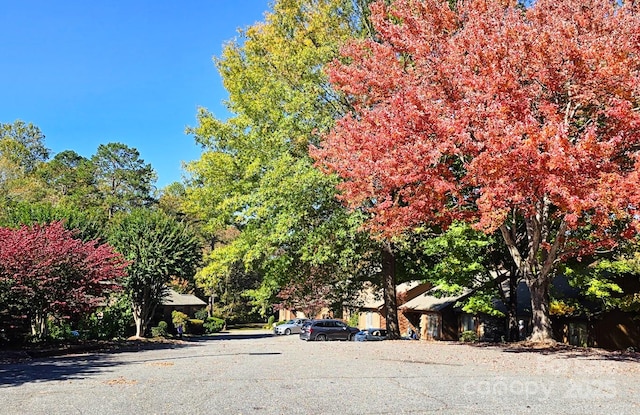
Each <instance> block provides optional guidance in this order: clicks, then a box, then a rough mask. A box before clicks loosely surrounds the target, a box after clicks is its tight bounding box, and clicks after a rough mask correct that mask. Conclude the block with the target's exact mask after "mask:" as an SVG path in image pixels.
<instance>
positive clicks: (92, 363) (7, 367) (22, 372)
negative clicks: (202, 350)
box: [0, 341, 189, 387]
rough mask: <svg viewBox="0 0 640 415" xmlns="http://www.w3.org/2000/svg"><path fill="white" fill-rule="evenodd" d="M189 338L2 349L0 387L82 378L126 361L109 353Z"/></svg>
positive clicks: (175, 344) (172, 345) (169, 346)
mask: <svg viewBox="0 0 640 415" xmlns="http://www.w3.org/2000/svg"><path fill="white" fill-rule="evenodd" d="M188 345H189V344H188V343H186V342H159V341H153V342H151V341H126V342H113V343H109V342H103V343H99V344H84V345H82V344H78V345H72V346H66V347H59V348H48V349H44V348H43V349H25V350H21V351H1V352H0V387H3V386H18V385H21V384H24V383H29V382H45V381H52V380H73V379H83V378H85V377H86V376H88V375H91V374H93V373H98V372H102V371H104V369H105V368H108V367H114V366H118V365H122V364H126V363H124V362H114V361H112V360H110V359H108V357H109V356H110V355H113V354H117V353H123V352H138V351H143V350H159V349H176V348H181V347H185V346H188Z"/></svg>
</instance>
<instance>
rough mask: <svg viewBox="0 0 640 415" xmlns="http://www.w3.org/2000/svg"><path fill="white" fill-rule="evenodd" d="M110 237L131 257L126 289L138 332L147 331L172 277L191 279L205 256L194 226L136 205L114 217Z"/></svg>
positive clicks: (145, 332) (125, 281) (138, 333)
mask: <svg viewBox="0 0 640 415" xmlns="http://www.w3.org/2000/svg"><path fill="white" fill-rule="evenodd" d="M109 240H110V242H111V243H112V244H113V246H114V247H115V248H116V250H117V251H118V252H120V253H121V254H122V255H123V256H124V257H125V258H126V259H127V260H128V261H130V264H129V266H128V267H127V270H126V271H127V276H126V278H125V280H124V284H123V285H124V289H125V292H126V293H127V295H128V296H129V298H130V299H131V305H132V308H133V317H134V320H135V322H136V335H137V336H138V337H142V336H144V335H146V334H147V331H148V328H149V323H150V322H151V319H152V317H153V313H154V312H155V310H156V308H157V306H158V305H160V303H161V302H162V299H163V298H164V297H165V295H166V294H167V290H168V287H167V285H168V283H169V282H170V281H171V279H172V278H181V279H185V280H189V279H192V278H193V276H194V275H195V273H196V270H197V268H198V266H199V265H200V260H201V258H202V244H201V241H200V240H199V238H198V237H197V235H196V233H195V232H194V231H193V229H192V228H191V227H190V226H189V225H186V224H184V223H182V222H180V221H178V220H177V219H175V218H173V217H170V216H168V215H167V214H165V213H163V212H160V211H153V210H149V209H135V210H133V211H132V212H130V213H125V214H121V215H119V216H117V217H116V218H114V221H113V223H112V224H111V225H110V229H109Z"/></svg>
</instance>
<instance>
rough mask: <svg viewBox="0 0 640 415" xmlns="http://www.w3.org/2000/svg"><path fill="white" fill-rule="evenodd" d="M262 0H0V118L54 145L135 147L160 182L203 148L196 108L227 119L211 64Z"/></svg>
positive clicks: (261, 9)
mask: <svg viewBox="0 0 640 415" xmlns="http://www.w3.org/2000/svg"><path fill="white" fill-rule="evenodd" d="M269 4H270V1H269V0H181V1H178V0H153V1H151V0H129V1H124V0H96V1H86V0H73V1H71V0H58V1H51V0H17V1H9V0H0V122H2V123H11V122H13V121H15V120H18V119H19V120H22V121H24V122H27V123H28V122H31V123H33V124H35V125H37V126H38V127H39V128H40V129H41V130H42V132H43V133H44V135H45V144H46V146H47V147H48V148H50V149H51V150H52V152H53V154H55V153H59V152H61V151H64V150H74V151H76V152H77V153H79V154H80V155H82V156H85V157H90V156H91V155H93V154H94V153H95V152H96V149H97V148H98V145H100V144H106V143H109V142H121V143H124V144H126V145H128V146H129V147H134V148H137V149H138V151H139V152H140V156H141V158H142V159H144V160H145V162H147V163H150V164H151V165H152V166H153V168H154V169H155V170H156V172H157V173H158V183H157V185H158V187H159V188H161V187H164V186H166V185H167V184H169V183H171V182H174V181H180V180H181V178H182V174H183V172H182V167H181V165H182V162H183V161H190V160H195V159H198V158H199V156H200V148H199V147H198V146H197V145H196V144H195V143H194V140H193V138H192V137H191V136H188V135H186V134H185V133H184V129H185V127H186V126H193V125H195V122H196V119H195V115H196V111H197V108H198V107H201V106H202V107H206V108H208V109H209V110H210V111H212V112H213V113H214V114H216V115H217V116H218V117H222V118H224V117H226V116H227V115H228V114H227V113H226V111H225V109H224V106H223V104H222V102H223V101H224V100H225V99H226V98H227V93H226V91H225V90H224V88H223V86H222V81H221V79H220V77H219V75H218V73H217V71H216V69H215V66H214V64H213V62H212V58H213V56H219V55H220V53H221V51H222V47H223V45H224V44H225V43H226V42H227V41H229V40H232V39H233V38H235V37H236V36H237V34H238V31H237V29H238V28H246V27H248V26H250V25H252V24H254V23H256V22H258V21H263V20H264V13H265V11H267V10H268V9H269Z"/></svg>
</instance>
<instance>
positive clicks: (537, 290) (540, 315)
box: [526, 277, 553, 342]
mask: <svg viewBox="0 0 640 415" xmlns="http://www.w3.org/2000/svg"><path fill="white" fill-rule="evenodd" d="M526 281H527V286H528V287H529V292H530V293H531V313H532V320H531V323H532V326H533V332H532V333H531V336H530V337H529V340H531V341H533V342H549V341H553V332H552V331H551V320H550V319H549V279H548V278H543V279H542V281H541V280H540V279H539V278H532V277H530V278H527V279H526Z"/></svg>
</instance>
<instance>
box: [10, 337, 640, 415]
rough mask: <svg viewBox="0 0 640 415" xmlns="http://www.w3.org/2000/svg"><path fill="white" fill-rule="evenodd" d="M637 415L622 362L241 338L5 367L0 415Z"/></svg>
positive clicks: (442, 346) (447, 347) (634, 376)
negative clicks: (507, 414)
mask: <svg viewBox="0 0 640 415" xmlns="http://www.w3.org/2000/svg"><path fill="white" fill-rule="evenodd" d="M318 413H325V414H432V413H438V414H471V413H472V414H506V413H509V414H638V413H640V362H639V360H638V359H637V358H636V357H634V356H629V355H623V354H599V353H591V352H590V353H583V352H580V351H575V350H574V351H564V352H554V353H547V352H546V351H523V350H505V349H504V348H501V347H497V346H492V347H478V346H468V345H459V344H454V343H435V342H419V341H385V342H368V343H357V342H324V343H317V342H304V341H301V340H299V339H298V336H297V335H292V336H279V337H275V336H273V335H271V334H270V333H268V332H264V331H252V332H247V331H243V332H236V333H228V334H220V335H217V336H215V337H212V338H209V339H203V340H199V341H188V342H184V343H183V344H178V345H175V344H174V345H166V346H165V347H163V348H158V349H154V350H144V351H138V352H121V353H93V354H76V355H67V356H58V357H50V358H39V359H33V360H30V361H26V362H22V363H10V364H2V365H0V414H11V415H15V414H30V415H36V414H101V415H108V414H259V415H262V414H265V415H266V414H318Z"/></svg>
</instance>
